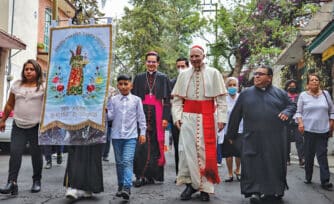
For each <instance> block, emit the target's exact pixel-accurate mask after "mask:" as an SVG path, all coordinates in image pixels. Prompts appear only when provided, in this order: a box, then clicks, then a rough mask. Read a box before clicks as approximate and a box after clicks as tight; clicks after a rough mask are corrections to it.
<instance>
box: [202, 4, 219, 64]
mask: <svg viewBox="0 0 334 204" xmlns="http://www.w3.org/2000/svg"><path fill="white" fill-rule="evenodd" d="M218 3H220V1H218V2H215V3H214V2H213V1H212V0H210V1H208V2H207V1H205V0H203V1H202V3H201V4H200V6H203V9H202V12H203V13H205V12H208V13H213V12H214V13H215V23H214V29H215V43H217V40H218V22H217V19H218ZM208 6H209V8H208V9H205V7H208ZM212 6H214V9H211V7H212ZM213 57H214V59H213V66H214V67H215V68H218V56H217V55H216V54H215V55H214V56H213Z"/></svg>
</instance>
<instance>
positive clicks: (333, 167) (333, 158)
mask: <svg viewBox="0 0 334 204" xmlns="http://www.w3.org/2000/svg"><path fill="white" fill-rule="evenodd" d="M291 159H292V161H291V163H296V164H297V163H298V156H297V155H296V154H293V153H292V154H291ZM314 165H315V166H316V167H319V164H318V160H317V158H316V157H315V158H314ZM328 166H329V171H330V172H331V173H332V174H334V155H332V154H328Z"/></svg>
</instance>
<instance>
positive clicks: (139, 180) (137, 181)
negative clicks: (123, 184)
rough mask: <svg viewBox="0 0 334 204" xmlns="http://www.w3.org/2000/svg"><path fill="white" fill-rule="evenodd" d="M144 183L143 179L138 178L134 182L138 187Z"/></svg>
mask: <svg viewBox="0 0 334 204" xmlns="http://www.w3.org/2000/svg"><path fill="white" fill-rule="evenodd" d="M142 185H143V181H142V179H139V178H137V179H136V180H135V181H134V182H133V186H134V187H136V188H139V187H140V186H142Z"/></svg>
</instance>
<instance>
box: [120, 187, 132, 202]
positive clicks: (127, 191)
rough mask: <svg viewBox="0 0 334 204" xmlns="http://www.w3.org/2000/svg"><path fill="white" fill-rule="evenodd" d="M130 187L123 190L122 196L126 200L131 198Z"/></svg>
mask: <svg viewBox="0 0 334 204" xmlns="http://www.w3.org/2000/svg"><path fill="white" fill-rule="evenodd" d="M130 194H131V192H130V189H129V188H124V189H123V191H122V197H123V199H124V200H129V199H130Z"/></svg>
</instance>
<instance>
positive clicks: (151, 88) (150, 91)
mask: <svg viewBox="0 0 334 204" xmlns="http://www.w3.org/2000/svg"><path fill="white" fill-rule="evenodd" d="M147 75H148V73H147V72H146V82H147V86H148V90H149V93H150V96H152V90H153V87H154V85H155V80H156V79H157V75H156V73H155V75H154V79H153V83H152V87H151V86H150V82H149V81H148V77H147Z"/></svg>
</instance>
